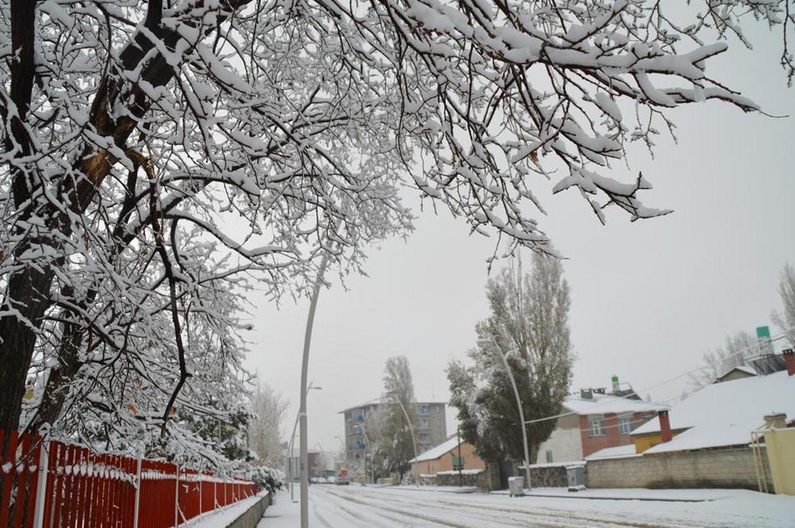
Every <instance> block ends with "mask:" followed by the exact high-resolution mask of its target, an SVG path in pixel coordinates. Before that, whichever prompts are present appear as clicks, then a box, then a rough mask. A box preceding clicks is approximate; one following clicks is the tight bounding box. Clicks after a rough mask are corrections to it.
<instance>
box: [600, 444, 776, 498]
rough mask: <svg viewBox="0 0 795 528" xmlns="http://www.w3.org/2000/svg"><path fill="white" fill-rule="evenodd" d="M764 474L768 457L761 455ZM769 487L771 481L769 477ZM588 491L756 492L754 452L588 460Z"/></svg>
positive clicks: (716, 451)
mask: <svg viewBox="0 0 795 528" xmlns="http://www.w3.org/2000/svg"><path fill="white" fill-rule="evenodd" d="M761 454H762V457H761V459H762V463H763V464H764V466H765V474H766V475H768V476H769V475H770V469H769V467H768V461H767V453H766V452H765V451H764V448H763V449H762V451H761ZM768 482H769V483H770V484H771V485H772V480H771V479H770V478H769V477H768ZM585 484H586V486H587V487H589V488H745V489H751V490H756V489H758V482H757V477H756V471H755V469H754V458H753V450H752V449H751V448H750V447H735V448H726V449H713V450H704V451H683V452H673V453H659V454H653V455H638V456H634V457H627V458H612V459H600V460H590V461H589V462H588V464H587V465H586V476H585Z"/></svg>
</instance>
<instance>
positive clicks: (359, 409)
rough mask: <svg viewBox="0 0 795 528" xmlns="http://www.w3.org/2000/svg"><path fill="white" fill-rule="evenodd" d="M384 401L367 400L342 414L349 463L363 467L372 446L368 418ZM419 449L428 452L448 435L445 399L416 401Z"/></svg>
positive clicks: (415, 433)
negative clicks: (368, 434)
mask: <svg viewBox="0 0 795 528" xmlns="http://www.w3.org/2000/svg"><path fill="white" fill-rule="evenodd" d="M384 405H385V404H384V403H382V402H380V401H374V402H368V403H364V404H361V405H357V406H355V407H350V408H348V409H345V410H344V411H342V412H341V413H340V414H343V415H344V421H345V457H346V459H347V462H348V465H349V466H350V467H351V468H352V469H354V468H358V469H361V470H364V469H365V468H364V466H365V453H366V452H367V450H368V449H369V442H370V438H369V437H368V436H367V420H368V418H369V417H372V416H374V415H375V414H376V413H377V412H378V411H379V410H380V409H381V407H382V406H384ZM414 405H415V406H416V409H417V427H416V430H415V431H414V435H415V436H416V439H417V452H418V453H422V452H425V451H427V450H429V449H431V448H432V447H435V446H437V445H439V444H441V443H442V442H444V441H445V439H446V438H447V418H446V410H445V409H446V405H447V404H445V403H443V402H417V403H415V404H414Z"/></svg>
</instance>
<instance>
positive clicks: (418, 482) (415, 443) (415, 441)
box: [388, 393, 420, 487]
mask: <svg viewBox="0 0 795 528" xmlns="http://www.w3.org/2000/svg"><path fill="white" fill-rule="evenodd" d="M388 395H389V396H394V397H395V401H397V403H398V405H400V410H401V411H403V416H405V417H406V423H408V424H409V432H410V433H411V443H412V444H413V445H414V460H417V457H418V455H417V438H416V437H415V436H414V426H413V425H411V418H409V413H408V412H406V408H405V407H404V406H403V402H402V401H400V397H399V396H398V395H397V394H395V393H388ZM418 467H419V466H418ZM411 474H412V476H414V481H415V482H416V483H417V487H419V485H420V478H419V475H414V471H413V470H412V472H411Z"/></svg>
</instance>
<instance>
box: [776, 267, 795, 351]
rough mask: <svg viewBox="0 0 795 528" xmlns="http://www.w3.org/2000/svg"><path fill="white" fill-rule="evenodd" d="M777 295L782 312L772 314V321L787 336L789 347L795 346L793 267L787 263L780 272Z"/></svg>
mask: <svg viewBox="0 0 795 528" xmlns="http://www.w3.org/2000/svg"><path fill="white" fill-rule="evenodd" d="M778 293H779V296H780V297H781V304H783V305H784V311H783V312H781V313H780V312H777V311H776V312H773V321H775V323H776V324H777V325H778V326H779V327H781V330H783V331H784V333H785V334H787V339H788V340H789V342H790V345H792V346H795V267H793V266H792V264H790V263H789V262H788V263H786V264H784V269H782V270H781V281H780V282H779V284H778Z"/></svg>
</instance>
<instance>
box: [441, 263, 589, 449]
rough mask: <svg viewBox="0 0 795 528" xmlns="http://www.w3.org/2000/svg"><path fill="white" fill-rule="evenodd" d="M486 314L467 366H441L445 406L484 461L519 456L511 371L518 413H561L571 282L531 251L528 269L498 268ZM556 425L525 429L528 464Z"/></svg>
mask: <svg viewBox="0 0 795 528" xmlns="http://www.w3.org/2000/svg"><path fill="white" fill-rule="evenodd" d="M486 295H487V297H488V299H489V306H490V309H491V315H490V316H489V317H488V319H486V320H484V321H482V322H480V323H479V324H478V325H477V334H478V337H479V338H480V339H479V341H478V345H477V347H476V348H475V349H473V350H472V351H471V352H470V354H469V356H470V359H471V360H472V363H471V364H470V365H466V364H464V363H463V362H460V361H454V362H452V363H451V364H450V365H449V366H448V369H447V376H448V379H449V381H450V392H451V394H452V398H451V405H453V406H454V407H456V408H457V409H458V418H459V421H460V422H461V432H462V436H463V437H464V438H465V439H466V440H467V441H468V442H471V443H473V444H474V445H475V447H476V449H477V452H478V454H479V455H480V456H482V457H483V458H484V459H486V460H491V461H498V460H501V459H503V458H505V457H509V458H512V459H515V460H522V459H523V458H524V453H523V451H524V449H523V447H524V446H523V439H522V426H523V424H522V421H521V419H520V413H519V408H518V405H517V401H516V397H515V394H514V392H513V388H512V385H511V381H510V378H509V373H508V371H507V370H506V369H505V365H504V363H503V360H502V358H501V357H500V355H501V354H504V356H505V359H506V362H507V364H508V366H509V368H510V373H511V374H512V375H513V378H514V380H515V382H516V386H517V389H518V393H519V399H520V402H521V405H522V410H523V413H524V418H525V420H527V421H532V420H533V419H536V418H542V417H549V416H554V415H556V414H558V413H559V412H560V409H561V405H562V402H563V399H564V398H565V396H566V394H567V393H568V390H569V385H570V382H571V366H572V360H573V355H572V346H571V341H570V338H569V323H568V315H569V308H570V304H571V302H570V298H569V286H568V283H567V282H566V280H565V279H564V278H563V266H562V264H561V261H560V260H558V259H556V258H554V257H550V256H546V255H542V254H534V255H533V269H532V271H531V272H530V273H528V274H526V275H525V274H523V273H522V269H521V263H520V264H519V266H518V269H514V268H507V269H503V270H502V271H501V272H500V273H499V274H498V275H497V277H496V278H494V279H491V280H489V282H488V284H487V286H486ZM554 427H555V421H554V420H548V421H541V422H536V423H532V424H530V425H527V426H526V432H527V437H528V443H529V450H530V458H531V461H532V460H535V458H536V454H537V451H538V446H539V445H540V444H541V443H542V442H544V441H545V440H546V439H547V438H548V437H549V435H550V434H551V433H552V431H553V429H554Z"/></svg>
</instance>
